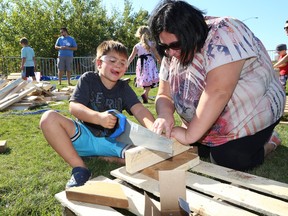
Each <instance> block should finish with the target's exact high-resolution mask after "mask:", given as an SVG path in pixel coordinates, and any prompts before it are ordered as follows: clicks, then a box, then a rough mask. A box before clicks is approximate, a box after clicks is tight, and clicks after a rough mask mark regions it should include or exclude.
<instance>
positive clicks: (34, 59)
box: [33, 56, 36, 71]
mask: <svg viewBox="0 0 288 216" xmlns="http://www.w3.org/2000/svg"><path fill="white" fill-rule="evenodd" d="M33 61H34V70H35V71H36V58H35V56H34V57H33Z"/></svg>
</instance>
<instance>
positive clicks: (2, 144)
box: [0, 140, 7, 153]
mask: <svg viewBox="0 0 288 216" xmlns="http://www.w3.org/2000/svg"><path fill="white" fill-rule="evenodd" d="M6 148H7V141H6V140H0V153H4V152H5V151H6Z"/></svg>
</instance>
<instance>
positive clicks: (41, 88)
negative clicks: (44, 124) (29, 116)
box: [0, 78, 73, 111]
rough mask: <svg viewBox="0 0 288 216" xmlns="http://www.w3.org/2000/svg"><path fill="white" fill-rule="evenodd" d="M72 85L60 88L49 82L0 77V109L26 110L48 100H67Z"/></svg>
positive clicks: (71, 90)
mask: <svg viewBox="0 0 288 216" xmlns="http://www.w3.org/2000/svg"><path fill="white" fill-rule="evenodd" d="M72 92H73V86H71V87H70V86H69V87H66V88H64V89H61V90H57V89H55V85H51V84H50V83H49V82H28V81H25V80H23V79H22V78H17V79H11V80H10V79H0V111H2V110H7V109H11V110H26V109H32V108H34V107H37V106H41V105H45V104H47V102H49V101H59V100H68V99H69V98H70V96H71V93H72Z"/></svg>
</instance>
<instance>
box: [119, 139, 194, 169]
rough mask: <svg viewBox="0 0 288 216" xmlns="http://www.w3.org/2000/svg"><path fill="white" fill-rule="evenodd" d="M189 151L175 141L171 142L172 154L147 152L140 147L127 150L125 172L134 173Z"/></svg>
mask: <svg viewBox="0 0 288 216" xmlns="http://www.w3.org/2000/svg"><path fill="white" fill-rule="evenodd" d="M189 149H190V146H186V145H182V144H181V143H179V142H178V141H177V140H175V139H174V140H173V154H172V155H169V154H167V153H165V152H160V151H154V150H149V149H146V148H144V147H141V146H137V147H135V148H131V149H128V150H127V151H126V152H125V164H126V171H127V172H128V173H130V174H133V173H136V172H138V171H140V170H142V169H144V168H147V167H149V166H152V165H154V164H156V163H159V162H161V161H164V160H166V159H168V158H171V157H173V156H176V155H178V154H181V153H183V152H185V151H187V150H189Z"/></svg>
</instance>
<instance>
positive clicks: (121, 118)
mask: <svg viewBox="0 0 288 216" xmlns="http://www.w3.org/2000/svg"><path fill="white" fill-rule="evenodd" d="M108 113H110V114H112V115H114V116H116V117H117V118H118V122H117V126H116V129H115V131H114V132H113V133H112V134H111V135H110V136H109V137H111V138H116V137H118V136H120V135H121V134H122V133H123V132H124V131H125V125H126V116H125V115H124V114H122V113H120V112H119V111H118V110H115V109H111V110H108Z"/></svg>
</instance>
